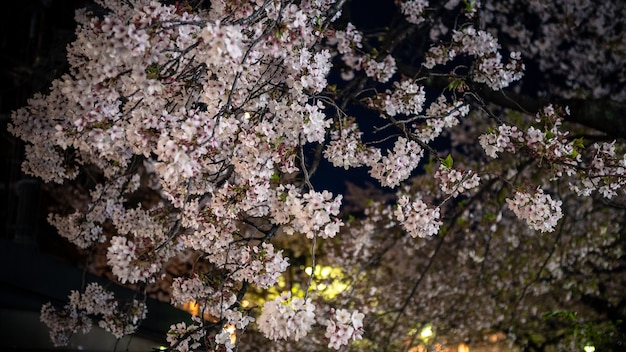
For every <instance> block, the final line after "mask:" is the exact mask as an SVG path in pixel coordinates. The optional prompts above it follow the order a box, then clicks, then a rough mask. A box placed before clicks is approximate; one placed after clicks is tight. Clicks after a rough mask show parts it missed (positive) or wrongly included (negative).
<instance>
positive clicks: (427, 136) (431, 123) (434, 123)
mask: <svg viewBox="0 0 626 352" xmlns="http://www.w3.org/2000/svg"><path fill="white" fill-rule="evenodd" d="M469 111H470V108H469V105H468V104H465V103H464V102H462V101H460V100H458V101H455V102H453V103H452V104H450V103H448V102H447V100H446V98H445V97H444V96H443V95H440V96H439V98H437V101H435V102H433V103H432V104H430V106H429V107H428V109H427V110H426V117H427V119H426V123H425V124H422V125H420V126H418V125H417V124H415V126H414V127H415V129H416V132H415V135H416V136H417V138H419V140H421V141H422V142H424V143H429V142H431V141H433V140H434V139H435V138H437V137H439V135H441V133H442V132H443V131H444V129H446V128H451V127H454V126H456V125H457V124H458V123H459V118H460V117H464V116H467V114H468V113H469Z"/></svg>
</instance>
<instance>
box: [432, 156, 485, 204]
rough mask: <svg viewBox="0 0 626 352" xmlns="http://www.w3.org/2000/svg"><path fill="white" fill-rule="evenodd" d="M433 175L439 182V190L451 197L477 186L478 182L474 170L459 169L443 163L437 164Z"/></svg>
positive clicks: (478, 177)
mask: <svg viewBox="0 0 626 352" xmlns="http://www.w3.org/2000/svg"><path fill="white" fill-rule="evenodd" d="M434 177H435V178H436V179H438V180H439V181H440V182H441V184H440V187H441V190H442V191H443V192H444V193H446V194H450V195H452V196H453V197H456V196H458V195H459V194H461V193H464V192H466V191H468V190H470V189H472V188H476V187H478V185H479V183H480V176H478V174H477V173H476V172H474V171H472V170H467V171H459V170H456V169H453V168H452V167H448V166H446V165H443V164H441V165H440V166H439V170H437V172H435V175H434Z"/></svg>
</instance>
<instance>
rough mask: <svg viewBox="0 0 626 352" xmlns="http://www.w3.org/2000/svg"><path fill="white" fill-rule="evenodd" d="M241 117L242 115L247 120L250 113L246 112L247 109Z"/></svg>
mask: <svg viewBox="0 0 626 352" xmlns="http://www.w3.org/2000/svg"><path fill="white" fill-rule="evenodd" d="M243 117H244V118H245V119H246V120H247V119H249V118H250V113H249V112H247V111H246V112H244V113H243Z"/></svg>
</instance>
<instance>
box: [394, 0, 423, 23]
mask: <svg viewBox="0 0 626 352" xmlns="http://www.w3.org/2000/svg"><path fill="white" fill-rule="evenodd" d="M426 7H428V0H408V1H402V2H401V3H400V11H401V12H402V14H403V15H404V16H406V20H407V21H409V22H410V23H414V24H420V23H422V22H424V20H425V19H424V17H423V14H424V9H426Z"/></svg>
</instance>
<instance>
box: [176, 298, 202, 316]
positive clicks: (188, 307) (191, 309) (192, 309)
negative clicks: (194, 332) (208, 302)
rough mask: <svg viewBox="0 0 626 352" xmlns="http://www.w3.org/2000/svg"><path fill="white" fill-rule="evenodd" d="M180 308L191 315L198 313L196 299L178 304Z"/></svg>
mask: <svg viewBox="0 0 626 352" xmlns="http://www.w3.org/2000/svg"><path fill="white" fill-rule="evenodd" d="M180 309H182V310H184V311H186V312H188V313H190V314H191V315H196V316H197V315H198V314H200V306H199V305H198V302H196V301H191V302H185V303H183V304H182V306H180Z"/></svg>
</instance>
